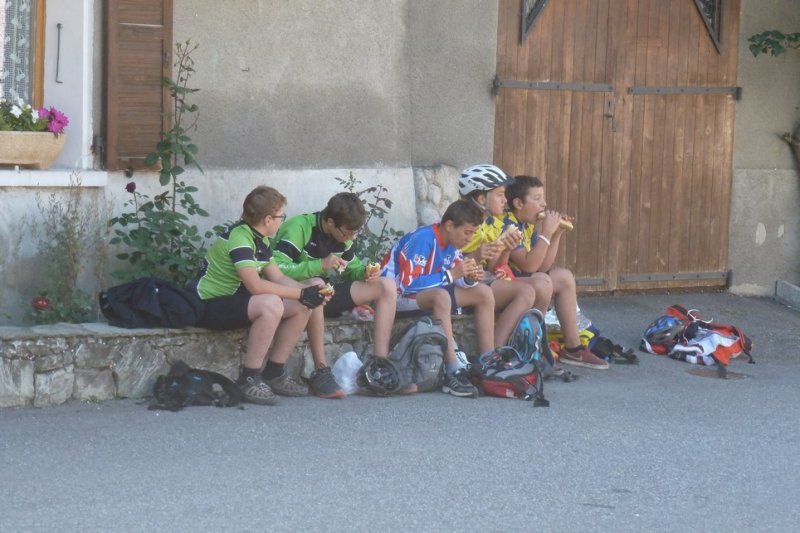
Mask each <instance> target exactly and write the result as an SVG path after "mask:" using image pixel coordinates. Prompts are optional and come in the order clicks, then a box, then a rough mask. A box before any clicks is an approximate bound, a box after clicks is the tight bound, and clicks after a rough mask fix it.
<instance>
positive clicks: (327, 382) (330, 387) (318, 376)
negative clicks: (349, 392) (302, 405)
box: [308, 366, 345, 399]
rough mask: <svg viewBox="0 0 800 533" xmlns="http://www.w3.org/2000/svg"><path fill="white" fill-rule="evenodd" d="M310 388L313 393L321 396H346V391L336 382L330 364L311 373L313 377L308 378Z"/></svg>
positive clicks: (333, 397)
mask: <svg viewBox="0 0 800 533" xmlns="http://www.w3.org/2000/svg"><path fill="white" fill-rule="evenodd" d="M308 389H309V391H311V394H313V395H314V396H319V397H320V398H329V399H338V398H344V397H345V393H344V391H343V390H342V388H341V387H339V384H338V383H336V380H335V379H334V377H333V373H332V372H331V368H330V367H329V366H324V367H322V368H320V369H318V370H315V371H314V372H312V373H311V377H310V378H309V379H308Z"/></svg>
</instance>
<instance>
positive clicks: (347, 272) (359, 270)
mask: <svg viewBox="0 0 800 533" xmlns="http://www.w3.org/2000/svg"><path fill="white" fill-rule="evenodd" d="M348 257H349V259H348ZM342 259H344V260H346V261H347V266H346V267H345V269H344V273H343V274H342V277H343V278H344V279H346V280H350V281H362V280H363V279H364V278H365V277H366V273H367V267H366V266H365V265H364V263H363V262H362V261H361V258H359V257H358V256H357V255H356V254H355V253H353V243H352V242H351V243H350V248H348V249H347V250H345V252H344V253H343V254H342Z"/></svg>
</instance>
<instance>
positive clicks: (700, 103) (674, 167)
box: [495, 0, 739, 291]
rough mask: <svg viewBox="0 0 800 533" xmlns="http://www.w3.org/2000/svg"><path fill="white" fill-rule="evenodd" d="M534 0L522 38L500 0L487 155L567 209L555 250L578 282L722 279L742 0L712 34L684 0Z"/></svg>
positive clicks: (664, 284) (623, 284)
mask: <svg viewBox="0 0 800 533" xmlns="http://www.w3.org/2000/svg"><path fill="white" fill-rule="evenodd" d="M701 3H702V2H701ZM540 4H543V6H544V7H543V9H542V11H541V14H540V15H539V17H538V19H537V20H536V22H535V25H534V26H533V28H532V29H531V30H530V33H529V34H528V36H527V38H526V39H525V40H524V42H522V43H520V33H521V32H520V14H521V5H522V2H521V1H520V0H501V2H500V16H499V28H498V56H497V59H498V61H497V65H498V66H497V79H496V81H495V85H496V88H497V101H496V123H495V163H497V164H498V165H500V166H501V167H503V168H505V169H506V170H508V171H509V172H512V173H514V174H532V175H536V176H539V177H540V178H541V179H542V180H543V181H544V182H545V186H546V189H547V199H548V203H549V205H551V206H552V207H553V208H555V209H558V210H561V211H564V212H566V213H570V214H572V215H574V216H576V217H577V219H578V224H577V230H576V231H575V233H574V234H571V235H569V236H568V237H567V238H566V241H565V242H564V241H562V242H564V246H562V249H561V250H560V257H559V262H560V263H561V264H564V265H565V266H568V267H570V268H572V269H573V271H574V272H575V274H576V277H577V278H578V282H579V284H580V285H581V290H582V291H609V290H616V289H644V288H675V287H697V286H724V285H725V284H726V281H727V277H726V275H727V250H728V218H729V217H728V213H729V207H730V183H731V160H732V144H733V120H734V107H735V94H736V90H735V88H734V87H732V86H733V85H734V84H735V80H736V59H737V39H738V31H739V29H738V24H739V1H738V0H732V1H722V2H717V3H716V4H717V7H718V8H719V7H720V4H722V5H721V7H723V8H724V9H718V11H717V12H718V13H719V14H720V15H721V18H720V19H719V20H718V21H716V23H715V26H714V27H716V28H721V29H722V31H721V33H720V34H719V35H718V36H719V42H718V43H715V41H714V39H712V37H711V34H710V31H709V29H710V28H711V27H710V26H709V25H707V23H706V22H705V21H704V19H703V17H702V16H701V13H700V10H699V9H698V6H697V5H696V3H695V0H670V1H668V2H665V1H663V0H638V1H636V0H549V1H547V2H540ZM711 29H713V28H711Z"/></svg>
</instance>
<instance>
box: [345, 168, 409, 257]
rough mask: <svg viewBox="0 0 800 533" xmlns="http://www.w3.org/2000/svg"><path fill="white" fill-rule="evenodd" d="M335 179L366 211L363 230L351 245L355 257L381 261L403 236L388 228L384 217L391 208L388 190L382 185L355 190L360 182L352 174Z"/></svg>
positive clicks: (397, 231)
mask: <svg viewBox="0 0 800 533" xmlns="http://www.w3.org/2000/svg"><path fill="white" fill-rule="evenodd" d="M335 179H336V181H338V182H339V184H340V185H341V186H342V187H343V188H344V190H346V191H347V192H351V193H355V194H356V195H357V196H358V197H359V199H360V200H361V203H362V204H364V208H365V209H366V210H367V220H366V222H365V223H364V229H363V231H362V232H361V234H360V235H359V237H358V238H357V239H356V241H355V242H354V243H353V246H354V250H355V253H356V255H357V256H358V257H361V258H364V259H367V260H380V259H382V258H383V256H384V255H385V254H386V252H387V251H388V250H389V248H391V247H392V245H393V244H394V243H395V241H397V239H399V238H400V237H402V236H403V232H402V231H399V230H396V229H394V228H390V227H388V224H389V221H388V220H387V219H386V215H388V214H389V210H390V209H391V208H392V200H390V199H389V198H387V197H386V195H387V193H388V192H389V189H387V188H386V187H384V186H383V185H375V186H372V187H367V188H365V189H360V190H356V188H357V187H358V186H359V185H361V181H360V180H358V179H356V177H355V176H354V175H353V173H352V172H350V174H349V175H348V176H347V178H340V177H336V178H335ZM370 222H372V224H370ZM375 225H378V226H379V228H380V229H379V230H378V231H377V232H376V231H375V230H374V229H373V227H374V226H375Z"/></svg>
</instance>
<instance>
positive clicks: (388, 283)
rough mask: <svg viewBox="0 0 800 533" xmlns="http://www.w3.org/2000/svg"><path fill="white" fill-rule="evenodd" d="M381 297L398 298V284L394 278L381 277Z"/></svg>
mask: <svg viewBox="0 0 800 533" xmlns="http://www.w3.org/2000/svg"><path fill="white" fill-rule="evenodd" d="M380 284H381V297H383V298H386V299H392V300H396V299H397V285H395V283H394V280H391V279H389V278H381V279H380Z"/></svg>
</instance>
